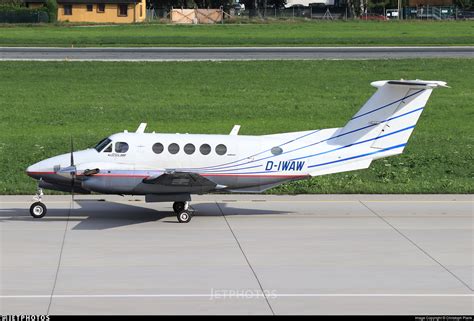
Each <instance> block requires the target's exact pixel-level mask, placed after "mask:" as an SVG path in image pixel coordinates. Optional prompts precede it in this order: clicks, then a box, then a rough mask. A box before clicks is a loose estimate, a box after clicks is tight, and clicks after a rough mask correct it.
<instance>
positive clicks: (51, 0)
mask: <svg viewBox="0 0 474 321" xmlns="http://www.w3.org/2000/svg"><path fill="white" fill-rule="evenodd" d="M46 8H47V9H48V16H49V22H56V20H57V16H58V3H57V2H56V0H46Z"/></svg>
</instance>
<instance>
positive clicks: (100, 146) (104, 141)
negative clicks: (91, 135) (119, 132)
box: [94, 138, 111, 152]
mask: <svg viewBox="0 0 474 321" xmlns="http://www.w3.org/2000/svg"><path fill="white" fill-rule="evenodd" d="M110 142H111V140H110V139H109V138H104V139H102V140H101V141H100V142H99V143H98V144H97V145H95V147H94V149H95V150H96V151H98V152H101V151H102V150H103V149H104V148H105V147H106V146H107V145H108V144H110Z"/></svg>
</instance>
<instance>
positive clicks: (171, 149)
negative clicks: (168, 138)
mask: <svg viewBox="0 0 474 321" xmlns="http://www.w3.org/2000/svg"><path fill="white" fill-rule="evenodd" d="M168 152H170V154H177V153H178V152H179V145H178V144H175V143H173V144H170V145H169V146H168Z"/></svg>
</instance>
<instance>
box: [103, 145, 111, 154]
mask: <svg viewBox="0 0 474 321" xmlns="http://www.w3.org/2000/svg"><path fill="white" fill-rule="evenodd" d="M104 153H112V144H110V145H109V146H107V148H106V149H104Z"/></svg>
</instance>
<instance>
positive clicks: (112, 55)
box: [0, 46, 474, 61]
mask: <svg viewBox="0 0 474 321" xmlns="http://www.w3.org/2000/svg"><path fill="white" fill-rule="evenodd" d="M384 58H390V59H402V58H474V46H449V47H217V48H209V47H203V48H196V47H191V48H171V47H170V48H164V47H163V48H162V47H140V48H46V47H42V48H39V47H36V48H35V47H0V60H39V61H48V60H52V61H58V60H78V61H193V60H216V61H221V60H282V59H294V60H296V59H298V60H304V59H384Z"/></svg>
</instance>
